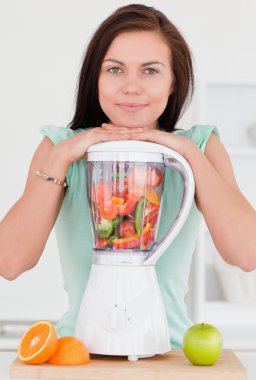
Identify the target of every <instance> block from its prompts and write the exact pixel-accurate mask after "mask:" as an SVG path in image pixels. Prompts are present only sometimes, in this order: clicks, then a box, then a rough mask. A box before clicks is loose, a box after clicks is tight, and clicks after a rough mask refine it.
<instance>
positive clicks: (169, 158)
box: [144, 147, 195, 265]
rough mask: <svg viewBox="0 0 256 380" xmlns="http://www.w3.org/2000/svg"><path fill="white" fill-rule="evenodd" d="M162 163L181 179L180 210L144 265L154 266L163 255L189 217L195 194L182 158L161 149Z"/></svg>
mask: <svg viewBox="0 0 256 380" xmlns="http://www.w3.org/2000/svg"><path fill="white" fill-rule="evenodd" d="M162 153H163V154H164V163H165V165H166V166H171V167H173V168H174V169H176V170H177V171H178V172H179V173H180V175H181V178H182V182H183V189H184V190H183V195H182V200H181V209H180V215H179V218H176V219H175V220H174V222H173V223H172V224H171V226H170V227H169V229H168V230H167V232H166V234H165V235H164V237H163V238H162V239H161V240H160V241H159V242H158V243H156V244H155V246H154V247H153V248H152V250H151V251H149V256H148V257H147V258H146V260H145V261H144V265H155V264H156V262H157V260H158V259H159V258H160V257H161V256H162V255H163V254H164V252H165V251H166V249H167V248H168V246H169V245H170V244H171V242H172V241H173V240H174V239H175V237H176V236H177V235H178V233H179V232H180V230H181V228H182V227H183V225H184V224H185V222H186V220H187V217H188V215H189V212H190V209H191V207H192V203H193V200H194V194H195V181H194V175H193V172H192V169H191V167H190V165H189V164H188V162H187V161H186V160H185V158H184V157H183V156H181V155H180V154H179V153H177V152H176V151H174V150H172V149H169V148H166V147H163V152H162Z"/></svg>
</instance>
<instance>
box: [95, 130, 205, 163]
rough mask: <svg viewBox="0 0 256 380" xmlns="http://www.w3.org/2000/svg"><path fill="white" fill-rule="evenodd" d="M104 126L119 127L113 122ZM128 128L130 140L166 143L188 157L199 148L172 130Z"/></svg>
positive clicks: (165, 144) (168, 146)
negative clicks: (171, 131)
mask: <svg viewBox="0 0 256 380" xmlns="http://www.w3.org/2000/svg"><path fill="white" fill-rule="evenodd" d="M102 128H103V129H104V130H106V131H109V132H111V131H113V132H114V131H115V130H116V129H117V130H118V128H120V127H117V126H115V125H113V124H102ZM125 129H126V130H128V131H127V132H128V134H129V139H130V140H140V141H149V142H153V143H156V144H160V145H164V146H166V147H167V148H170V149H173V150H175V151H176V152H178V153H179V154H181V155H182V156H183V157H184V158H186V159H187V157H188V156H189V153H190V152H191V150H193V149H194V150H195V149H198V147H197V145H196V144H195V143H194V141H192V140H190V139H188V138H186V137H184V136H179V135H175V134H173V133H170V132H165V131H160V130H159V129H151V128H146V127H140V128H125Z"/></svg>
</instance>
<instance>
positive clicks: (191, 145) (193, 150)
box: [183, 139, 202, 165]
mask: <svg viewBox="0 0 256 380" xmlns="http://www.w3.org/2000/svg"><path fill="white" fill-rule="evenodd" d="M201 154H202V152H201V150H200V149H199V147H198V146H197V145H196V143H195V142H194V141H193V140H189V139H188V141H187V145H186V148H185V149H184V154H183V157H184V158H185V159H186V160H187V161H188V163H189V164H190V165H192V164H193V162H194V160H195V159H198V155H201Z"/></svg>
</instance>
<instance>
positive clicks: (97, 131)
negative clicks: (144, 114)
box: [56, 123, 196, 164]
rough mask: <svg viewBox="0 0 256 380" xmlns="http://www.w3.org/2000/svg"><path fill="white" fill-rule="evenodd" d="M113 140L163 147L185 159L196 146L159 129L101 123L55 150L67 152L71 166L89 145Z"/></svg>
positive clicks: (61, 144) (181, 137)
mask: <svg viewBox="0 0 256 380" xmlns="http://www.w3.org/2000/svg"><path fill="white" fill-rule="evenodd" d="M115 140H140V141H149V142H153V143H157V144H161V145H165V146H166V147H167V148H170V149H173V150H175V151H177V152H178V153H180V154H181V155H182V156H183V157H185V158H186V154H187V153H188V151H189V150H190V149H192V148H193V147H194V148H196V144H195V143H194V142H193V141H192V140H189V139H187V138H186V137H184V136H178V135H175V134H172V133H170V132H165V131H161V130H159V129H152V128H148V127H140V126H138V127H123V126H117V125H114V124H107V123H103V124H102V125H101V127H95V128H92V129H89V130H86V131H84V132H82V133H79V134H78V135H76V136H73V137H71V138H69V139H67V140H64V141H62V142H60V143H59V144H57V145H56V149H59V148H61V149H64V150H65V151H66V152H67V155H66V154H65V157H69V158H68V163H67V164H71V163H72V162H74V161H77V160H79V159H81V158H83V157H84V155H85V152H86V151H87V149H88V148H89V147H90V146H91V145H94V144H97V143H100V142H104V141H115Z"/></svg>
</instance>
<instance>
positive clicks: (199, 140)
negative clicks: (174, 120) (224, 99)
mask: <svg viewBox="0 0 256 380" xmlns="http://www.w3.org/2000/svg"><path fill="white" fill-rule="evenodd" d="M174 133H175V134H179V135H183V136H185V137H187V138H189V139H191V140H193V141H194V142H195V143H196V145H197V146H198V147H199V149H200V150H201V151H202V152H204V151H205V147H206V143H207V141H208V140H209V137H210V136H211V134H212V133H214V134H215V135H216V136H217V137H218V138H219V137H220V135H219V131H218V129H217V127H216V126H215V125H194V126H193V127H192V128H190V129H188V130H177V131H175V132H174Z"/></svg>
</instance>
